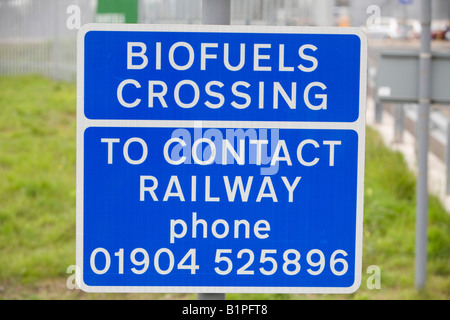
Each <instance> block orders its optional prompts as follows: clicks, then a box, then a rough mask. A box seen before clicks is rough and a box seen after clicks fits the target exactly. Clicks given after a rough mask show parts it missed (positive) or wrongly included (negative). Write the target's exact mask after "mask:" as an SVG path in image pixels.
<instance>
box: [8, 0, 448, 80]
mask: <svg viewBox="0 0 450 320" xmlns="http://www.w3.org/2000/svg"><path fill="white" fill-rule="evenodd" d="M201 3H202V0H128V1H123V0H122V1H121V0H118V1H114V0H103V1H102V0H59V1H55V0H0V56H1V58H2V59H1V62H0V74H21V73H22V74H24V73H30V72H32V73H39V74H43V75H45V76H49V77H52V78H54V79H61V80H66V81H73V80H75V69H76V66H75V65H76V31H77V26H79V25H83V24H85V23H89V22H116V23H117V22H119V23H120V22H126V23H169V24H175V23H177V24H178V23H183V24H186V23H187V24H192V23H195V24H199V23H201ZM73 5H75V6H76V8H78V9H79V11H75V10H74V9H73V7H71V6H73ZM78 9H76V10H78ZM378 9H379V12H377V11H376V10H378ZM71 14H72V15H73V14H76V15H77V17H73V18H72V19H75V18H76V19H78V20H79V22H78V21H76V22H77V23H75V24H72V25H69V26H68V24H70V23H71V21H68V19H69V20H70V18H71V17H70V16H71ZM374 14H375V15H378V14H379V20H374V19H375V18H374V16H373V15H374ZM419 15H420V1H418V0H232V1H231V23H232V24H243V25H295V26H340V27H346V26H354V27H363V28H365V29H366V31H367V33H368V34H369V36H370V37H371V38H373V39H398V40H412V39H417V38H418V37H419V36H420V23H419ZM377 19H378V17H377ZM432 19H433V24H432V32H433V38H434V39H439V40H442V41H450V33H449V30H450V26H449V24H450V22H449V21H450V1H448V0H433V6H432ZM72 22H73V21H72ZM367 22H369V23H372V25H369V26H367ZM374 22H376V23H377V26H376V27H375V25H374V24H373V23H374ZM70 28H72V29H70Z"/></svg>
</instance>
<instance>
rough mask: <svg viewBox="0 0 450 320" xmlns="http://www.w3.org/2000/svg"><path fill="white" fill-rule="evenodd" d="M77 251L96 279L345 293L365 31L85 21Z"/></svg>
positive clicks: (129, 287) (127, 285)
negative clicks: (114, 23)
mask: <svg viewBox="0 0 450 320" xmlns="http://www.w3.org/2000/svg"><path fill="white" fill-rule="evenodd" d="M78 41H79V42H78V59H79V65H78V68H79V69H78V102H77V103H78V106H77V109H78V149H77V189H78V193H77V194H78V197H77V266H78V268H79V270H80V274H79V286H80V287H81V288H82V289H83V290H86V291H94V292H99V291H100V292H107V291H116V292H175V291H177V292H180V291H181V292H287V293H301V292H317V293H321V292H323V293H332V292H336V293H337V292H342V293H345V292H353V291H355V290H356V289H357V288H358V287H359V282H360V279H361V256H362V243H361V240H362V209H363V176H364V148H365V145H364V139H365V131H364V126H365V118H364V113H365V110H364V103H365V85H366V82H365V70H366V69H365V68H366V66H365V64H366V59H367V58H366V55H367V52H366V45H367V43H366V39H365V37H364V35H362V33H360V32H359V31H358V30H355V29H335V28H291V27H289V28H284V27H283V28H278V27H277V28H273V29H271V30H270V32H267V29H266V28H258V27H232V26H226V27H224V26H207V27H205V26H183V27H180V26H130V25H120V26H119V25H88V26H86V27H84V28H83V29H82V30H81V31H80V34H79V40H78Z"/></svg>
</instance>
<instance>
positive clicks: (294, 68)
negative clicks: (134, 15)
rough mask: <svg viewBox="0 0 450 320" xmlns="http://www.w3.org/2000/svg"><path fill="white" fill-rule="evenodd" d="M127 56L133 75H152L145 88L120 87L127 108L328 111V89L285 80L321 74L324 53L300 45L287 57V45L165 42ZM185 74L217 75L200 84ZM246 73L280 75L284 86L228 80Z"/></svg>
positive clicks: (131, 83) (135, 84)
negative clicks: (169, 75)
mask: <svg viewBox="0 0 450 320" xmlns="http://www.w3.org/2000/svg"><path fill="white" fill-rule="evenodd" d="M291 47H292V46H291ZM123 50H126V68H127V70H136V71H140V72H142V73H146V74H148V75H149V76H148V80H146V81H145V82H144V81H142V79H141V80H139V81H138V80H136V79H133V78H128V79H124V80H122V81H121V82H120V83H119V84H118V86H117V90H116V94H117V100H118V102H119V103H120V105H121V106H123V107H125V108H136V107H148V108H154V107H160V108H173V107H174V105H173V104H172V103H168V101H170V102H171V101H174V102H175V105H176V106H177V107H180V108H183V109H190V108H194V107H196V106H205V107H207V108H209V109H219V108H222V107H223V106H231V108H233V109H247V108H249V107H250V108H254V109H265V108H270V109H278V108H286V109H288V110H289V109H290V110H294V109H297V107H299V108H300V107H305V108H308V109H309V110H313V111H316V110H326V109H327V90H326V89H327V85H326V84H325V83H323V82H320V81H311V82H308V83H306V84H305V83H302V84H300V83H299V82H298V81H285V80H284V75H287V74H295V75H296V76H297V77H300V78H301V75H302V74H305V73H312V72H314V71H315V70H316V69H317V68H318V66H319V63H320V62H319V60H318V59H317V58H316V57H315V55H314V53H315V52H316V50H318V48H317V47H316V46H315V45H313V44H308V43H306V44H300V45H298V46H296V47H295V52H285V51H287V50H286V49H285V45H284V44H278V45H272V44H271V43H254V44H245V43H240V44H237V43H234V44H229V43H214V42H213V43H210V42H208V43H205V42H201V43H196V44H195V45H193V44H190V43H188V42H184V41H178V42H175V43H173V44H170V45H168V44H165V43H161V42H153V43H146V42H127V43H126V48H125V47H124V48H123ZM286 56H290V59H289V61H290V62H287V58H286ZM292 57H294V59H292ZM164 71H170V72H174V71H176V72H179V73H178V75H179V77H178V78H177V80H176V81H170V82H169V81H167V80H162V79H159V78H158V77H157V76H156V74H158V72H164ZM185 71H191V72H192V71H195V72H198V73H199V74H201V73H207V72H209V74H211V73H213V74H214V75H213V76H209V79H208V81H203V82H201V83H199V82H198V81H195V79H189V78H185V77H186V76H185V73H184V72H185ZM240 71H246V72H256V74H258V73H267V72H278V73H280V76H279V80H280V81H259V79H258V78H259V77H252V79H245V80H242V79H233V80H232V81H223V80H222V78H223V77H224V75H225V74H226V75H227V77H228V76H232V74H233V73H239V72H240ZM282 80H284V81H282ZM125 92H126V94H125ZM144 97H145V98H144ZM144 101H147V102H146V103H144Z"/></svg>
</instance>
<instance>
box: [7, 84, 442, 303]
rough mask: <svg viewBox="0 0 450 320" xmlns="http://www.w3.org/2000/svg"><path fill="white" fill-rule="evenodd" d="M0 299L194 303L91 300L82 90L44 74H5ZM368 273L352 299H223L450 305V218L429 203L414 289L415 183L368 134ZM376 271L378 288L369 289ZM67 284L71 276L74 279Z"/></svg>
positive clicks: (365, 250)
mask: <svg viewBox="0 0 450 320" xmlns="http://www.w3.org/2000/svg"><path fill="white" fill-rule="evenodd" d="M0 88H1V90H0V108H1V109H0V110H1V112H0V253H1V254H0V299H99V298H108V299H195V297H196V295H195V294H188V295H183V294H86V293H84V292H81V291H80V290H69V289H68V288H67V286H66V281H67V280H68V278H69V276H70V275H71V274H70V273H69V274H68V273H67V268H68V266H70V265H73V264H75V215H76V214H75V198H76V192H75V163H76V160H75V155H76V141H75V134H76V116H75V115H76V104H75V99H76V91H75V85H74V84H68V83H60V82H53V81H51V80H47V79H43V78H41V77H38V76H20V77H0ZM364 193H365V212H364V240H363V241H364V248H363V270H362V283H361V287H360V289H359V290H358V291H357V292H356V293H354V294H351V295H285V294H227V299H444V300H448V299H450V215H449V214H448V213H447V212H445V210H444V209H443V208H442V206H441V205H440V203H439V201H438V200H437V199H436V198H435V197H430V206H429V229H428V269H427V271H428V276H427V286H426V288H425V289H424V290H422V291H417V290H416V289H415V288H414V233H415V177H414V175H413V174H412V173H411V172H409V171H408V169H407V166H406V164H405V162H404V160H403V158H402V156H401V154H399V153H397V152H392V151H391V150H389V149H387V148H386V147H385V146H384V145H383V142H382V140H381V138H380V137H379V135H378V134H377V133H376V132H375V131H374V130H372V129H370V128H368V130H367V141H366V175H365V192H364ZM370 265H376V266H378V267H379V270H380V276H381V281H380V282H381V289H372V290H371V289H369V288H368V287H367V281H368V280H369V282H370V280H371V278H370V276H371V275H372V273H370V272H367V268H368V267H369V266H370ZM69 280H70V279H69Z"/></svg>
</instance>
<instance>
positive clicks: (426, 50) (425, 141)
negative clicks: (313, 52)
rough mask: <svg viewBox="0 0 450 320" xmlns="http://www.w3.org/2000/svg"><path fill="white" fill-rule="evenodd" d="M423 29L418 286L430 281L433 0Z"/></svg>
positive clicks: (426, 3) (426, 0)
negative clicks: (430, 124) (428, 223)
mask: <svg viewBox="0 0 450 320" xmlns="http://www.w3.org/2000/svg"><path fill="white" fill-rule="evenodd" d="M421 12H422V15H421V24H422V33H421V36H420V42H421V49H420V56H419V112H418V122H417V140H418V145H417V148H418V175H417V190H416V196H417V199H416V201H417V203H416V257H415V264H416V273H415V286H416V288H417V289H423V288H424V287H425V283H426V265H427V220H428V146H429V118H430V104H431V103H430V97H431V32H430V25H431V0H422V10H421Z"/></svg>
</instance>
